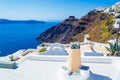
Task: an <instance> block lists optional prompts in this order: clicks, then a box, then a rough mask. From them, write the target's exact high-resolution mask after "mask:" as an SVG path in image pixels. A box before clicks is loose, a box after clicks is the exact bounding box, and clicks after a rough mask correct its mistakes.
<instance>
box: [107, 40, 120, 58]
mask: <svg viewBox="0 0 120 80" xmlns="http://www.w3.org/2000/svg"><path fill="white" fill-rule="evenodd" d="M105 48H106V49H107V50H108V51H109V52H110V54H109V55H110V56H120V44H119V43H118V41H115V42H114V43H109V47H105Z"/></svg>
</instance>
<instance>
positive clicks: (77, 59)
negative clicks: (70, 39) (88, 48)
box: [68, 49, 81, 72]
mask: <svg viewBox="0 0 120 80" xmlns="http://www.w3.org/2000/svg"><path fill="white" fill-rule="evenodd" d="M68 53H69V55H68V68H69V69H70V70H72V71H73V72H75V71H77V70H78V68H79V67H80V66H81V54H80V49H69V52H68Z"/></svg>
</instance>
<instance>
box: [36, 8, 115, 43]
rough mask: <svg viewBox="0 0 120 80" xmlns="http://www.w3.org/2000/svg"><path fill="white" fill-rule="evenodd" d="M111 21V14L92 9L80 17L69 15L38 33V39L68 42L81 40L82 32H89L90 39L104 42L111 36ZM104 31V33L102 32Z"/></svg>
mask: <svg viewBox="0 0 120 80" xmlns="http://www.w3.org/2000/svg"><path fill="white" fill-rule="evenodd" d="M113 22H114V21H113V16H112V15H110V14H108V13H104V12H103V11H98V10H93V11H90V12H89V13H88V14H87V15H85V16H83V17H82V18H81V19H79V18H75V17H74V16H69V18H67V19H65V20H64V21H63V22H61V23H60V24H58V25H56V26H53V27H52V28H50V29H48V30H46V31H45V32H43V33H42V34H40V36H39V37H38V39H39V40H40V41H42V42H48V43H54V42H59V43H69V42H71V41H83V38H84V34H90V35H91V36H90V39H91V40H93V41H97V42H105V41H107V40H108V39H110V38H111V28H110V27H111V26H112V24H113ZM104 32H106V33H105V34H103V33H104ZM100 35H102V36H100ZM98 36H100V37H98ZM108 36H109V37H108ZM103 38H104V39H103Z"/></svg>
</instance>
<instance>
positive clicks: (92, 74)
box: [87, 71, 112, 80]
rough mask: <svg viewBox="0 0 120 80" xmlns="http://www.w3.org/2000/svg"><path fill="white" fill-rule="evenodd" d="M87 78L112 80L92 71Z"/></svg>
mask: <svg viewBox="0 0 120 80" xmlns="http://www.w3.org/2000/svg"><path fill="white" fill-rule="evenodd" d="M87 80H112V79H110V78H109V77H106V76H103V75H99V74H95V73H93V72H91V71H90V77H89V78H88V79H87Z"/></svg>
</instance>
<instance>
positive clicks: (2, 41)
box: [0, 22, 58, 56]
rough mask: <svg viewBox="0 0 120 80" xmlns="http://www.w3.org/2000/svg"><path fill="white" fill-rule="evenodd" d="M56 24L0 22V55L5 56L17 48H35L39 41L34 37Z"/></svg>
mask: <svg viewBox="0 0 120 80" xmlns="http://www.w3.org/2000/svg"><path fill="white" fill-rule="evenodd" d="M56 24H58V22H47V23H45V24H42V23H41V24H0V56H6V55H8V54H11V53H13V52H16V51H17V50H19V49H28V48H36V46H37V45H38V44H39V42H38V41H37V40H36V37H38V36H39V35H40V33H41V32H43V31H45V30H47V29H48V28H50V27H52V26H54V25H56Z"/></svg>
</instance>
